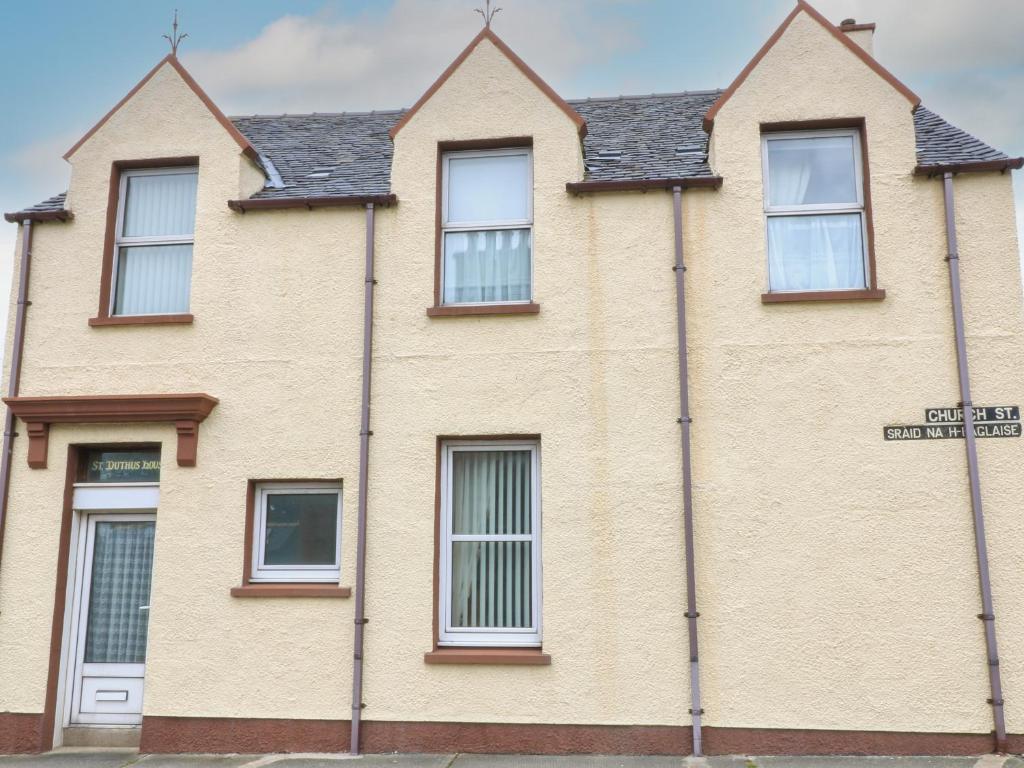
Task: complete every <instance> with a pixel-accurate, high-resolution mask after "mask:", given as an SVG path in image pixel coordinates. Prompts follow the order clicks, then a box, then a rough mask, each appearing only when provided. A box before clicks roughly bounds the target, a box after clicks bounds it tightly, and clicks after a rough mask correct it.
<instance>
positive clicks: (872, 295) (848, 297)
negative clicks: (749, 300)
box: [761, 288, 885, 304]
mask: <svg viewBox="0 0 1024 768" xmlns="http://www.w3.org/2000/svg"><path fill="white" fill-rule="evenodd" d="M884 298H885V290H884V289H882V288H863V289H860V290H852V291H787V292H780V293H762V294H761V303H762V304H781V303H784V302H789V301H881V300H882V299H884Z"/></svg>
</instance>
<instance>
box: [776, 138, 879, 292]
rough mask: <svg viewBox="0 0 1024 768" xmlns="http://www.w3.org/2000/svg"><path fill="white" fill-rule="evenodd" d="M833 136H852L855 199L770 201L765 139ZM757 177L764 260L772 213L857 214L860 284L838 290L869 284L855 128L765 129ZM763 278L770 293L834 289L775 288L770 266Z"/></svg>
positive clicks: (861, 175)
mask: <svg viewBox="0 0 1024 768" xmlns="http://www.w3.org/2000/svg"><path fill="white" fill-rule="evenodd" d="M834 136H850V137H851V138H852V139H853V142H852V144H853V171H854V186H855V189H856V191H857V201H856V202H854V203H838V204H837V203H815V204H811V205H770V204H769V201H770V200H771V187H770V184H771V181H770V179H771V176H770V174H769V172H768V170H769V168H768V166H769V162H768V142H770V141H777V140H779V139H823V138H830V137H834ZM761 177H762V179H763V183H764V218H765V221H764V248H765V258H766V262H767V261H770V259H771V253H770V250H769V249H770V248H771V243H770V241H769V238H768V222H769V220H770V219H771V218H773V217H793V216H821V215H823V214H824V215H827V214H850V213H856V214H859V215H860V243H861V259H862V260H863V263H864V285H862V286H859V287H857V288H841V289H839V290H850V291H856V290H865V289H867V288H869V287H870V286H871V279H872V276H871V272H870V269H871V264H870V262H869V258H868V231H867V230H868V227H867V211H866V210H865V208H864V161H863V159H862V156H861V133H860V130H859V129H857V128H830V129H826V130H817V131H778V132H775V131H769V132H765V133H762V134H761ZM765 280H766V282H767V284H768V291H769V292H770V293H808V292H814V291H835V290H836V289H835V288H806V289H804V288H801V289H794V290H788V291H785V290H778V289H776V288H773V287H772V284H771V269H767V270H766V275H765Z"/></svg>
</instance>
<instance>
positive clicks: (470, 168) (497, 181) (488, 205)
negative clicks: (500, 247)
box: [448, 154, 530, 222]
mask: <svg viewBox="0 0 1024 768" xmlns="http://www.w3.org/2000/svg"><path fill="white" fill-rule="evenodd" d="M529 163H530V156H529V155H528V154H522V155H485V156H481V157H453V158H450V159H449V160H448V222H460V221H464V222H481V221H510V220H513V221H523V220H526V219H528V218H529V216H530V214H529V210H530V189H529V186H528V182H529V177H530V173H529V171H530V166H529Z"/></svg>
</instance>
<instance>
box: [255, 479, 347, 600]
mask: <svg viewBox="0 0 1024 768" xmlns="http://www.w3.org/2000/svg"><path fill="white" fill-rule="evenodd" d="M254 512H255V519H254V521H253V522H254V525H253V553H252V576H251V579H250V580H251V581H276V582H288V581H321V582H323V581H337V580H338V578H339V576H340V572H341V571H340V562H341V561H340V558H341V489H340V488H339V487H338V486H337V484H331V483H273V484H265V485H258V486H256V499H255V510H254Z"/></svg>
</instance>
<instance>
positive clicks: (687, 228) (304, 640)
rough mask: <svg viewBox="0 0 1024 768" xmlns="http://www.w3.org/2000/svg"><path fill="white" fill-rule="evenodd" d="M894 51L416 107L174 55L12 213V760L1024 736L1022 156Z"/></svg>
mask: <svg viewBox="0 0 1024 768" xmlns="http://www.w3.org/2000/svg"><path fill="white" fill-rule="evenodd" d="M873 30H874V26H873V25H869V24H855V23H852V22H849V23H844V24H842V25H840V26H838V27H837V26H834V25H832V24H831V23H830V22H829V21H827V20H826V19H824V18H823V17H822V16H821V15H820V14H819V13H818V12H817V11H815V10H814V9H813V8H811V7H810V6H809V5H807V4H806V3H804V2H799V3H798V4H797V6H796V7H795V8H794V10H793V12H792V13H791V14H790V15H789V16H788V17H787V18H786V19H785V21H784V22H783V23H782V25H781V26H780V27H779V29H778V30H777V31H776V33H775V34H774V35H772V37H771V38H770V39H769V40H768V41H767V42H766V44H765V46H764V47H763V48H762V49H761V50H760V51H758V52H757V54H756V56H754V58H753V59H752V60H751V62H750V64H749V65H748V66H747V67H746V68H745V69H744V70H743V71H742V72H741V73H740V74H739V76H738V77H737V78H736V80H735V81H734V82H733V83H732V84H731V85H730V86H729V88H727V89H726V90H724V91H704V92H689V93H675V94H664V95H654V96H639V97H629V96H624V97H618V98H595V99H586V100H582V101H565V100H564V99H563V98H562V97H560V96H559V95H558V94H557V93H555V92H554V91H553V90H552V89H551V88H550V87H549V86H548V85H547V84H545V82H544V81H543V80H542V79H541V78H540V77H539V76H538V75H537V74H535V73H534V72H533V71H532V70H531V69H530V68H529V67H528V66H527V65H526V64H525V63H524V62H523V61H521V60H520V59H519V58H518V57H517V56H516V55H515V54H514V53H513V52H512V51H511V50H509V48H508V47H507V46H506V45H505V43H503V42H502V41H501V40H500V39H499V38H498V37H497V36H496V35H495V34H494V33H493V32H492V31H490V29H485V30H484V31H482V32H481V33H480V34H479V35H478V36H477V37H476V38H474V39H473V40H472V42H471V43H470V44H469V46H468V47H467V48H466V49H465V51H463V52H462V53H461V54H460V55H459V56H458V58H457V59H455V61H454V62H453V63H452V65H451V66H450V67H449V68H448V69H447V70H446V71H445V72H444V73H443V74H442V75H441V77H440V78H439V79H438V80H437V82H436V83H435V84H434V85H433V86H432V87H431V88H430V89H429V90H428V91H427V92H426V93H425V94H424V95H423V97H422V98H421V99H420V100H419V101H418V102H417V103H416V104H415V105H414V106H413V107H412V108H411V109H409V110H405V111H394V112H373V113H344V114H316V115H284V116H273V117H267V116H253V117H235V118H228V117H225V116H224V114H222V113H221V111H220V110H219V109H218V108H217V106H216V105H215V104H214V103H213V102H212V101H211V100H210V99H209V98H208V97H207V96H206V94H205V93H204V92H203V91H202V89H201V88H200V87H199V85H198V84H197V83H196V82H195V81H194V80H193V79H192V78H191V77H190V76H189V74H188V73H187V72H186V70H185V69H184V68H183V66H182V65H181V63H180V62H179V61H178V60H177V59H176V58H175V57H174V56H170V57H168V58H166V59H164V60H163V61H161V62H160V63H159V64H158V65H157V66H156V67H155V68H154V69H153V70H152V71H151V72H150V73H149V74H148V75H147V76H146V77H145V78H144V79H143V80H142V81H141V82H140V83H139V85H138V86H137V87H136V88H134V89H133V90H132V91H131V92H130V93H129V94H128V95H127V96H126V97H125V98H124V99H123V100H122V101H121V102H120V103H119V104H117V106H115V107H114V109H113V110H112V111H111V112H110V113H109V114H107V115H106V117H104V118H103V119H102V120H101V121H100V122H99V123H98V124H97V125H96V126H95V127H94V128H93V129H92V130H91V131H89V133H88V134H86V135H85V136H84V137H83V138H82V139H81V141H79V142H78V143H77V144H76V145H75V146H74V147H72V149H71V150H70V151H69V152H68V154H67V155H66V158H67V160H68V161H69V162H70V164H71V166H72V174H71V182H70V188H69V189H68V192H67V193H66V195H59V196H57V197H54V198H52V199H50V200H47V201H45V202H43V203H40V204H39V205H35V206H33V207H30V208H26V209H25V210H22V211H18V212H15V213H9V214H7V219H8V220H9V221H14V222H18V223H19V224H20V236H19V246H18V252H17V260H16V261H17V264H18V265H19V268H18V271H17V272H16V275H15V281H14V283H15V286H14V296H13V298H12V302H11V319H10V324H9V333H8V339H7V341H8V343H7V349H8V358H7V360H6V374H7V381H8V382H9V385H8V395H9V396H8V397H7V398H6V399H5V402H6V403H7V405H8V406H9V414H8V418H7V422H6V428H5V434H4V447H5V451H4V462H3V464H2V470H3V474H2V477H0V492H3V494H4V498H5V503H4V506H3V517H2V522H0V526H2V527H0V532H2V538H0V543H2V560H0V752H8V751H16V752H17V751H25V752H32V751H39V750H46V749H49V748H50V747H51V746H53V745H56V744H82V743H88V744H113V743H138V742H139V740H141V748H142V749H143V750H146V751H153V752H178V751H192V752H257V751H282V750H284V751H287V750H300V751H325V750H347V749H351V750H353V751H356V750H365V751H390V750H402V751H438V750H444V751H482V750H484V751H488V750H489V751H520V752H641V753H666V754H688V753H691V752H692V753H696V754H701V753H708V754H712V753H722V752H739V753H753V754H756V753H771V752H792V753H801V752H802V753H817V754H820V753H828V752H869V753H870V752H882V753H972V752H984V751H988V750H993V749H999V750H1005V749H1016V750H1020V749H1022V748H1024V633H1022V632H1021V631H1020V628H1021V627H1022V626H1024V600H1021V598H1020V596H1021V595H1022V594H1024V567H1022V562H1021V555H1020V553H1021V552H1022V551H1024V526H1022V525H1021V518H1020V498H1021V496H1022V495H1024V475H1022V473H1021V472H1020V467H1021V466H1022V463H1024V451H1022V442H1021V439H1020V411H1019V405H1020V403H1021V400H1022V399H1024V398H1022V394H1024V392H1022V385H1021V381H1022V379H1021V371H1022V370H1024V324H1022V319H1024V318H1022V313H1021V295H1020V275H1019V269H1018V258H1017V239H1016V231H1015V224H1014V208H1013V199H1012V193H1011V179H1010V174H1009V173H1008V171H1009V170H1010V169H1013V168H1019V167H1020V166H1021V164H1022V160H1021V159H1019V158H1016V159H1015V158H1010V157H1007V156H1006V155H1005V154H1003V153H1001V152H999V151H998V150H995V149H993V148H991V147H989V146H988V145H986V144H984V143H982V142H981V141H979V140H977V139H975V138H973V137H972V136H969V135H968V134H966V133H964V132H963V131H960V130H959V129H957V128H955V127H953V126H951V125H950V124H948V123H946V122H945V121H944V120H943V119H942V118H941V117H939V116H938V115H937V114H936V113H934V112H931V111H929V109H927V108H925V107H924V106H923V105H921V104H920V103H919V100H918V98H917V96H915V95H914V93H913V92H912V91H911V90H910V89H908V88H907V86H906V85H904V84H903V83H901V82H900V81H899V80H897V79H896V77H895V76H894V75H892V74H891V73H889V72H888V71H887V70H886V69H884V68H883V67H882V66H881V65H879V64H878V63H877V62H876V60H875V59H874V58H873V56H872V53H871V37H872V33H873ZM935 106H937V107H941V105H935ZM30 275H31V279H30ZM968 362H969V364H970V367H969V369H968ZM371 373H372V376H371ZM371 401H372V411H371V408H370V405H371ZM964 405H966V406H967V407H963V406H964ZM981 438H985V439H981ZM997 643H998V645H997Z"/></svg>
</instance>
